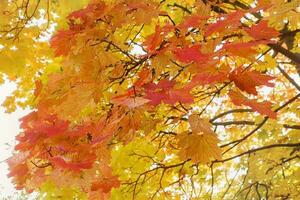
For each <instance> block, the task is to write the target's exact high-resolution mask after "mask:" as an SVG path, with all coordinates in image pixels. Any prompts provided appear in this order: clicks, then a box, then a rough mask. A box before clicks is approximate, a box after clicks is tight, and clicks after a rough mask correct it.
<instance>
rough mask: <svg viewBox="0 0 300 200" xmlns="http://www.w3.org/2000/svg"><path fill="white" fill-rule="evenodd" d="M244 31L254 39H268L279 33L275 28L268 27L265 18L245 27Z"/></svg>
mask: <svg viewBox="0 0 300 200" xmlns="http://www.w3.org/2000/svg"><path fill="white" fill-rule="evenodd" d="M246 31H247V33H248V34H249V35H250V36H251V37H253V38H254V39H256V40H270V39H271V38H274V37H277V36H278V35H279V34H280V33H279V32H278V31H277V30H276V29H274V28H272V27H269V26H268V22H267V21H266V20H262V21H260V22H259V23H258V24H256V25H253V26H251V28H247V29H246Z"/></svg>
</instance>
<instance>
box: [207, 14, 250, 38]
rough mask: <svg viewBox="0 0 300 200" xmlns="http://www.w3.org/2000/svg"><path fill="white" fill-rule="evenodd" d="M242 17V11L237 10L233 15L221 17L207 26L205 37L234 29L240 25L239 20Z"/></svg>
mask: <svg viewBox="0 0 300 200" xmlns="http://www.w3.org/2000/svg"><path fill="white" fill-rule="evenodd" d="M243 15H244V11H242V10H237V11H235V12H233V13H230V14H227V15H223V16H221V17H220V19H219V20H218V21H217V22H216V23H213V24H209V25H208V26H207V28H206V32H205V36H210V35H211V34H213V33H215V32H222V31H224V30H225V29H227V28H231V29H233V28H236V27H237V26H239V25H240V19H241V17H242V16H243Z"/></svg>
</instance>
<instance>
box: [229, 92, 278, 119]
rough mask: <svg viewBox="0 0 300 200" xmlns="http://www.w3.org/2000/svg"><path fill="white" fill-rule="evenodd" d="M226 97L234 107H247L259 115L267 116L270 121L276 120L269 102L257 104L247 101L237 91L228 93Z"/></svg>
mask: <svg viewBox="0 0 300 200" xmlns="http://www.w3.org/2000/svg"><path fill="white" fill-rule="evenodd" d="M228 95H229V97H230V98H231V101H232V103H234V104H235V105H237V106H241V105H245V106H249V107H251V108H252V109H253V110H255V111H257V112H259V113H260V114H263V115H267V116H268V117H270V118H272V119H276V116H277V114H276V113H275V112H274V111H272V104H271V103H270V102H266V101H265V102H257V101H256V100H254V99H248V98H246V97H245V96H244V95H243V94H242V93H240V92H238V91H230V92H229V93H228Z"/></svg>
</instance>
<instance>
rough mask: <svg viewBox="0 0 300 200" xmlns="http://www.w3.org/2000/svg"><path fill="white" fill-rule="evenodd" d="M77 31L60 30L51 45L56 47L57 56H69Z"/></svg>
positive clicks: (51, 40)
mask: <svg viewBox="0 0 300 200" xmlns="http://www.w3.org/2000/svg"><path fill="white" fill-rule="evenodd" d="M77 33H78V32H77V31H71V30H59V31H58V32H57V33H56V34H55V35H54V36H53V37H52V38H51V39H50V45H51V47H52V48H54V49H55V55H56V56H67V55H68V54H69V52H70V50H71V47H72V46H73V45H74V43H75V41H74V36H75V35H76V34H77Z"/></svg>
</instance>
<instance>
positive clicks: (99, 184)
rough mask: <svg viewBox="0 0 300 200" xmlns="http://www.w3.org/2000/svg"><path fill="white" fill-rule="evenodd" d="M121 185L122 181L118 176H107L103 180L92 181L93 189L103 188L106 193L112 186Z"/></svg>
mask: <svg viewBox="0 0 300 200" xmlns="http://www.w3.org/2000/svg"><path fill="white" fill-rule="evenodd" d="M119 186H120V181H119V180H118V178H117V177H116V176H111V177H107V178H105V179H103V180H99V181H94V182H93V183H92V187H91V190H92V191H97V190H101V191H102V192H104V193H108V192H110V191H111V189H112V188H117V187H119Z"/></svg>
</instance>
